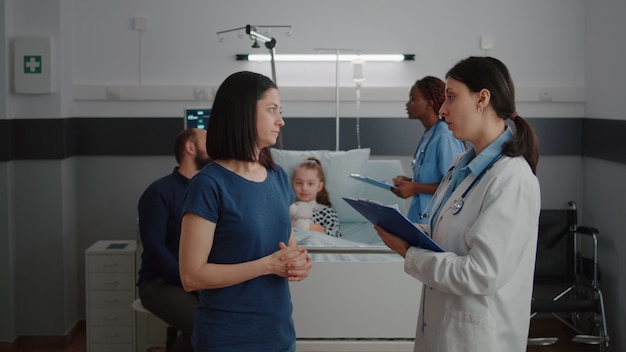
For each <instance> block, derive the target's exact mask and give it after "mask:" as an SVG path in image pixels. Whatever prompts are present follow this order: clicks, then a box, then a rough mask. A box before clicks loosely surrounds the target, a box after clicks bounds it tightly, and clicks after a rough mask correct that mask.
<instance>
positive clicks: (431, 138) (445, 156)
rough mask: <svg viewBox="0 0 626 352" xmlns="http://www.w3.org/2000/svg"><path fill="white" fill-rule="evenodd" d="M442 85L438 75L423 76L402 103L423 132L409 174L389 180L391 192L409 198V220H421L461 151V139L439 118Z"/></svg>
mask: <svg viewBox="0 0 626 352" xmlns="http://www.w3.org/2000/svg"><path fill="white" fill-rule="evenodd" d="M445 88H446V84H445V83H444V82H443V81H442V80H440V79H439V78H437V77H433V76H426V77H424V78H422V79H420V80H418V81H417V82H415V84H414V85H413V87H411V91H410V93H409V101H408V102H407V103H406V112H407V114H408V115H409V119H411V120H420V122H422V125H424V129H425V132H424V135H423V136H422V139H421V140H420V142H419V144H418V145H417V149H416V150H415V154H414V155H413V161H412V162H411V168H412V169H413V177H412V178H408V177H406V176H397V177H395V178H394V179H393V183H394V185H395V186H396V187H395V188H394V189H393V190H392V192H393V193H395V194H396V195H397V196H398V197H401V198H409V197H412V199H411V206H410V207H409V212H408V214H407V217H408V218H409V220H411V221H412V222H417V223H422V222H423V221H422V220H420V215H422V214H425V213H426V212H427V210H426V208H427V207H428V206H429V203H430V200H431V198H432V195H433V193H435V190H436V189H437V186H439V183H440V182H441V179H442V178H443V176H444V175H445V174H446V172H447V171H448V169H449V168H450V164H451V163H452V160H454V157H456V156H457V155H458V154H460V153H462V152H463V151H464V150H465V147H464V145H463V142H462V141H460V140H458V139H456V138H454V136H453V135H452V132H450V130H449V129H448V126H447V125H446V123H445V122H443V120H442V119H441V118H440V117H439V109H440V108H441V105H442V104H443V102H444V100H445ZM422 218H424V217H423V216H422Z"/></svg>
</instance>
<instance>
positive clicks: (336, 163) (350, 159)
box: [271, 148, 370, 222]
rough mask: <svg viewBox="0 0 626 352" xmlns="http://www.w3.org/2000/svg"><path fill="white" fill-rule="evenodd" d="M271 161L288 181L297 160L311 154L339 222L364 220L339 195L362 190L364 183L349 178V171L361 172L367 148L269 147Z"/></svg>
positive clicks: (353, 195)
mask: <svg viewBox="0 0 626 352" xmlns="http://www.w3.org/2000/svg"><path fill="white" fill-rule="evenodd" d="M271 152H272V158H273V159H274V162H275V163H276V164H278V165H280V166H281V167H282V168H283V169H284V170H285V172H286V173H287V175H288V176H289V182H291V178H292V177H293V172H294V170H295V168H296V166H298V164H300V163H301V162H303V161H305V160H306V159H307V158H308V157H311V156H315V157H316V158H318V159H319V160H320V162H321V163H322V168H324V175H325V176H326V190H327V191H328V195H329V197H330V202H331V203H332V207H333V208H334V209H335V211H337V216H338V217H339V221H340V222H363V221H365V219H364V218H363V216H362V215H361V214H359V213H358V212H357V211H356V210H354V209H353V208H352V207H351V206H350V205H348V203H346V202H345V201H344V200H343V199H342V197H356V196H358V195H359V194H361V193H362V187H363V186H364V183H363V182H361V181H358V180H356V179H353V178H352V177H350V174H352V173H363V171H364V168H365V163H366V162H367V160H368V159H369V157H370V149H369V148H361V149H352V150H347V151H329V150H284V149H275V148H272V149H271Z"/></svg>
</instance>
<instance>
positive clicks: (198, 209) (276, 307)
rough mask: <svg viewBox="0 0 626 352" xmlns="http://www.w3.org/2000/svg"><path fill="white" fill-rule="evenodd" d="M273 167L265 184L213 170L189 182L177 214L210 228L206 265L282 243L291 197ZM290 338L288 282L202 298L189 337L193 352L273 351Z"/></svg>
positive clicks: (261, 282)
mask: <svg viewBox="0 0 626 352" xmlns="http://www.w3.org/2000/svg"><path fill="white" fill-rule="evenodd" d="M276 167H277V171H272V170H269V169H268V170H267V178H266V179H265V180H264V181H263V182H254V181H250V180H247V179H245V178H243V177H241V176H239V175H237V174H236V173H234V172H231V171H230V170H227V169H226V168H224V167H223V166H221V165H219V164H218V163H215V162H213V163H210V164H208V165H207V166H205V167H204V168H203V169H202V170H201V171H200V172H199V173H198V174H197V175H196V176H194V177H193V178H192V179H191V181H190V182H189V184H188V186H187V190H186V194H185V201H184V204H183V214H186V213H194V214H197V215H199V216H201V217H203V218H205V219H207V220H209V221H211V222H213V223H215V224H216V228H215V235H214V239H213V246H212V248H211V253H210V254H209V258H208V262H209V263H218V264H234V263H242V262H248V261H251V260H255V259H259V258H261V257H264V256H267V255H269V254H271V253H273V252H275V251H277V250H278V244H279V242H284V243H285V244H287V243H288V241H289V237H290V235H291V217H290V215H289V205H290V204H291V203H292V202H293V200H294V198H295V197H294V194H293V191H292V188H291V185H290V184H289V180H288V178H287V174H286V173H285V172H284V170H283V169H282V168H280V166H276ZM295 338H296V337H295V330H294V324H293V319H292V303H291V294H290V291H289V283H288V280H287V279H286V278H282V277H279V276H276V275H265V276H261V277H257V278H255V279H252V280H248V281H246V282H242V283H240V284H237V285H233V286H230V287H225V288H219V289H207V290H201V291H200V303H199V305H198V308H197V311H196V315H195V319H194V330H193V337H192V342H193V344H194V349H195V351H196V352H209V351H210V352H217V351H228V352H236V351H241V352H254V351H259V352H261V351H263V352H267V351H279V350H281V349H285V348H287V347H289V346H291V345H292V344H293V343H294V342H295Z"/></svg>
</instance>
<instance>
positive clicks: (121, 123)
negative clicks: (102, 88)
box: [77, 118, 183, 156]
mask: <svg viewBox="0 0 626 352" xmlns="http://www.w3.org/2000/svg"><path fill="white" fill-rule="evenodd" d="M182 128H183V121H182V119H180V118H85V119H78V130H79V132H80V133H79V134H78V136H77V146H78V154H79V155H129V156H130V155H132V156H135V155H173V154H174V138H175V137H176V134H177V133H178V132H180V131H181V130H182Z"/></svg>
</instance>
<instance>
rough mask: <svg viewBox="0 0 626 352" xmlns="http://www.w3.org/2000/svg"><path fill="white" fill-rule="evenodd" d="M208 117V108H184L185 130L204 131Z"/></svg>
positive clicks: (209, 113) (209, 112)
mask: <svg viewBox="0 0 626 352" xmlns="http://www.w3.org/2000/svg"><path fill="white" fill-rule="evenodd" d="M210 115H211V109H209V108H185V128H200V129H203V130H206V128H207V124H208V123H209V116H210Z"/></svg>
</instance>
